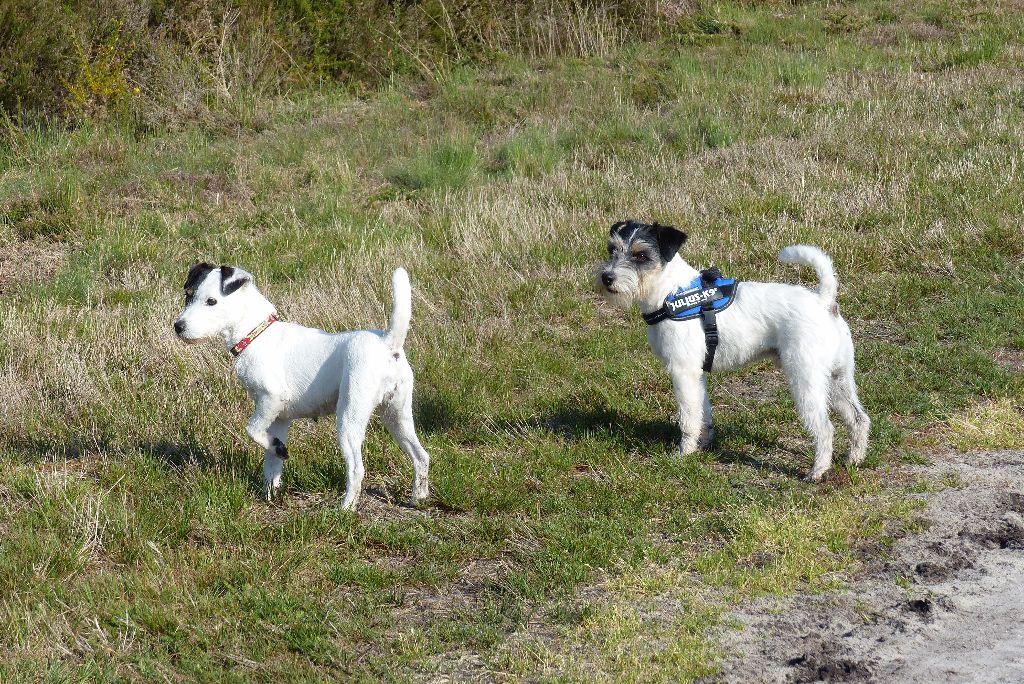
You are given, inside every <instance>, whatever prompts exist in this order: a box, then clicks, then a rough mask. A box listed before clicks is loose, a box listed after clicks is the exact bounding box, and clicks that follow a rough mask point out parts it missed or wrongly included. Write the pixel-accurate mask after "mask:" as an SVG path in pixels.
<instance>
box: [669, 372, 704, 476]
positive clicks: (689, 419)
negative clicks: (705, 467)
mask: <svg viewBox="0 0 1024 684" xmlns="http://www.w3.org/2000/svg"><path fill="white" fill-rule="evenodd" d="M671 373H672V387H673V389H674V391H675V395H676V404H677V406H678V410H679V430H680V431H681V432H682V437H681V439H680V441H679V453H680V454H682V455H683V456H686V455H687V454H692V453H693V452H695V451H697V449H698V447H699V442H700V437H701V425H702V423H703V422H704V400H705V397H706V393H705V389H704V377H703V374H702V373H701V369H700V368H696V369H691V368H679V367H673V368H672V369H671ZM709 417H710V416H709Z"/></svg>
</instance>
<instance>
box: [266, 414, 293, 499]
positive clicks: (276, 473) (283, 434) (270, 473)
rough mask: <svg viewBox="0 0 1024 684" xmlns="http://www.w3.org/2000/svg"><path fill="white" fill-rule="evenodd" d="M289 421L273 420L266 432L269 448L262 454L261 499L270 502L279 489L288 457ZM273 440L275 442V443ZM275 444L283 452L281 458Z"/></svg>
mask: <svg viewBox="0 0 1024 684" xmlns="http://www.w3.org/2000/svg"><path fill="white" fill-rule="evenodd" d="M290 425H291V421H288V420H283V419H280V418H279V419H278V420H275V421H274V422H273V423H272V424H271V425H270V427H269V428H268V429H267V432H269V433H270V436H271V440H270V443H271V448H270V449H265V450H264V452H263V497H264V498H265V499H266V500H267V501H270V500H271V499H273V498H274V495H275V494H276V493H277V491H278V490H279V489H280V488H281V475H282V474H283V473H284V460H285V458H286V457H287V456H288V446H287V444H288V428H289V427H290ZM274 440H277V441H276V442H275V441H274ZM277 444H280V445H281V446H280V449H281V450H283V453H284V455H283V456H282V455H281V454H280V452H279V448H278V446H277Z"/></svg>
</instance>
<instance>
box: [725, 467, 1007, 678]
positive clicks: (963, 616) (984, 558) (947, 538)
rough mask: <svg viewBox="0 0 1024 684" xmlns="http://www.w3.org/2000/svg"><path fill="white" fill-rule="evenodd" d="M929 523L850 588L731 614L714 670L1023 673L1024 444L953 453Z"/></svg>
mask: <svg viewBox="0 0 1024 684" xmlns="http://www.w3.org/2000/svg"><path fill="white" fill-rule="evenodd" d="M921 474H922V475H924V476H925V477H927V478H928V479H929V480H931V481H933V482H934V484H935V485H936V486H937V487H942V489H941V490H940V491H936V492H932V493H929V494H923V495H922V496H923V497H924V499H925V500H926V501H927V504H926V506H925V508H924V509H923V512H922V514H921V516H922V520H921V522H922V523H923V524H924V527H925V529H924V531H922V532H920V533H915V534H911V535H908V536H905V537H903V538H902V539H900V540H899V541H897V542H896V543H895V545H894V546H893V548H892V549H891V552H890V553H887V554H883V556H884V557H883V558H879V559H877V560H874V561H869V562H868V565H867V568H866V569H865V571H864V572H863V573H861V574H860V575H859V576H858V577H856V578H854V580H853V581H852V582H851V583H850V585H849V586H848V587H847V588H846V589H845V590H843V591H838V592H831V593H826V594H821V595H797V596H792V597H787V598H774V597H773V598H769V599H763V600H759V601H756V602H753V603H751V604H749V605H746V606H744V607H742V608H740V609H738V610H737V611H736V612H734V613H733V614H732V615H731V616H730V617H731V618H732V620H734V621H735V623H738V624H739V625H740V626H741V627H742V629H740V630H723V634H722V644H723V648H724V650H725V652H726V653H727V654H728V655H727V659H726V662H725V664H724V666H723V670H722V674H721V675H719V676H718V677H716V678H714V679H713V680H712V681H716V682H745V683H746V682H793V683H798V682H929V683H931V682H1008V683H1009V682H1014V683H1019V682H1024V452H1022V451H1003V452H993V453H972V454H945V455H942V456H940V457H937V460H936V462H935V463H933V464H932V465H931V466H929V467H927V468H922V470H921Z"/></svg>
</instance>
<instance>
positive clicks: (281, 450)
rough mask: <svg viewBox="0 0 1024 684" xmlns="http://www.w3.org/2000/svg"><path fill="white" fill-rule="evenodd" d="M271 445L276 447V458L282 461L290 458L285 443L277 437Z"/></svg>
mask: <svg viewBox="0 0 1024 684" xmlns="http://www.w3.org/2000/svg"><path fill="white" fill-rule="evenodd" d="M271 444H272V445H273V447H274V455H275V456H277V457H278V458H279V459H281V460H282V461H284V460H286V459H287V458H288V447H286V446H285V444H284V442H282V441H281V440H279V439H278V438H277V437H275V438H274V441H272V442H271Z"/></svg>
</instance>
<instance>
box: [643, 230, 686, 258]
mask: <svg viewBox="0 0 1024 684" xmlns="http://www.w3.org/2000/svg"><path fill="white" fill-rule="evenodd" d="M651 228H652V229H653V230H654V235H655V237H657V239H658V251H659V252H660V253H661V260H662V261H663V262H665V263H668V262H670V261H672V258H673V257H674V256H675V255H676V252H678V251H679V248H680V247H682V246H683V243H684V242H686V233H684V232H683V231H681V230H677V229H676V228H673V227H672V226H663V225H661V224H660V223H655V224H654V225H653V226H651Z"/></svg>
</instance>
